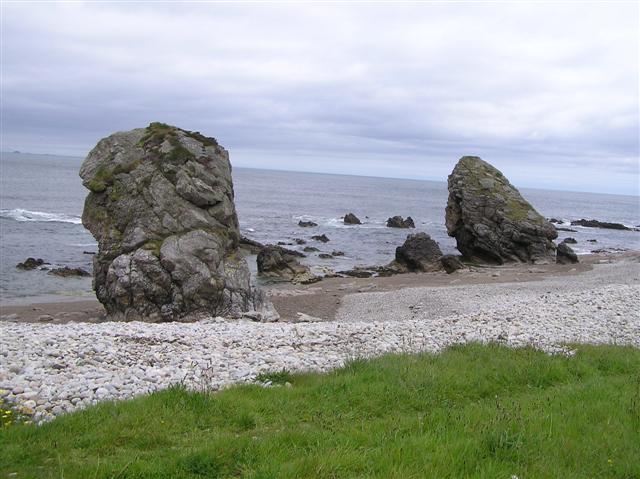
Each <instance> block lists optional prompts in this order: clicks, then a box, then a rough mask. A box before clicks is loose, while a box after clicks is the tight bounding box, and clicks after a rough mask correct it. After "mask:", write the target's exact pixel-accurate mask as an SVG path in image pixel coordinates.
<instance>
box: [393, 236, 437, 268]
mask: <svg viewBox="0 0 640 479" xmlns="http://www.w3.org/2000/svg"><path fill="white" fill-rule="evenodd" d="M441 257H442V251H440V246H438V243H436V242H435V241H434V240H433V239H431V237H430V236H429V235H428V234H427V233H416V234H412V235H409V236H407V239H406V240H405V242H404V244H403V245H402V246H398V247H397V248H396V258H395V260H394V261H393V263H392V264H391V265H390V267H392V268H396V269H399V270H400V271H403V270H404V271H412V272H415V271H438V270H441V269H442V264H441V263H440V258H441Z"/></svg>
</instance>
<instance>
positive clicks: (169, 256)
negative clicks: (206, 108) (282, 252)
mask: <svg viewBox="0 0 640 479" xmlns="http://www.w3.org/2000/svg"><path fill="white" fill-rule="evenodd" d="M80 176H81V178H82V180H83V184H84V186H85V187H87V188H88V189H89V190H90V192H89V195H88V196H87V199H86V201H85V206H84V211H83V214H82V223H83V224H84V226H85V227H86V228H87V229H89V231H91V233H92V234H93V236H94V237H95V238H96V240H97V241H98V253H97V254H96V255H95V256H94V289H95V291H96V295H97V297H98V299H99V300H100V302H101V303H102V304H103V305H104V306H105V309H106V310H107V313H108V314H109V316H110V317H111V318H112V319H117V320H143V321H170V320H192V319H197V318H198V317H201V316H208V315H216V316H231V317H233V316H240V315H242V314H243V313H247V312H255V311H258V312H260V311H262V310H265V311H266V310H268V311H271V308H270V307H269V305H265V304H264V303H263V301H264V299H263V295H262V294H261V293H260V292H259V291H257V290H255V288H253V287H252V286H251V282H250V273H249V268H248V265H247V263H246V261H245V260H244V259H243V258H242V256H241V255H240V254H239V252H238V244H239V241H240V233H239V230H238V219H237V216H236V210H235V205H234V195H233V184H232V181H231V164H230V163H229V154H228V153H227V151H226V150H225V149H224V148H222V147H221V146H220V145H219V144H218V142H217V141H216V140H215V139H214V138H207V137H205V136H203V135H201V134H200V133H197V132H190V131H186V130H182V129H180V128H176V127H173V126H169V125H165V124H163V123H152V124H151V125H149V126H148V127H147V128H139V129H135V130H131V131H127V132H120V133H115V134H113V135H111V136H109V137H107V138H104V139H102V140H100V141H99V142H98V144H97V145H96V147H95V148H94V149H93V150H92V151H91V152H90V153H89V155H88V156H87V158H86V160H85V161H84V163H83V164H82V167H81V169H80ZM265 308H266V309H265ZM269 315H270V316H271V318H273V314H272V313H271V312H269Z"/></svg>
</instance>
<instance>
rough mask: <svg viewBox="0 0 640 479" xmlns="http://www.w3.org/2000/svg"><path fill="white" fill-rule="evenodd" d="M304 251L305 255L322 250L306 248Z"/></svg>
mask: <svg viewBox="0 0 640 479" xmlns="http://www.w3.org/2000/svg"><path fill="white" fill-rule="evenodd" d="M302 251H304V252H305V253H313V252H315V251H320V250H319V249H318V248H316V247H315V246H305V247H304V249H303V250H302Z"/></svg>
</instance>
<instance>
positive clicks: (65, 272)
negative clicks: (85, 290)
mask: <svg viewBox="0 0 640 479" xmlns="http://www.w3.org/2000/svg"><path fill="white" fill-rule="evenodd" d="M49 274H52V275H55V276H60V277H62V278H70V277H74V276H76V277H85V276H91V273H89V272H88V271H86V270H84V269H82V268H69V267H68V266H64V267H63V268H54V269H52V270H51V271H49Z"/></svg>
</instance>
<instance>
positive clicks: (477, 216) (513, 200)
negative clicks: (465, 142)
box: [445, 156, 558, 264]
mask: <svg viewBox="0 0 640 479" xmlns="http://www.w3.org/2000/svg"><path fill="white" fill-rule="evenodd" d="M448 188H449V198H448V201H447V207H446V216H445V223H446V227H447V233H448V234H449V236H453V237H455V238H456V243H457V246H458V250H459V251H460V252H461V253H462V255H463V256H464V257H466V258H469V259H472V260H475V261H479V262H487V263H494V264H503V263H506V262H529V263H541V262H551V261H553V259H554V251H555V246H554V244H553V242H552V240H553V239H555V238H557V236H558V233H557V232H556V229H555V228H554V226H553V225H552V224H551V223H549V222H548V221H546V220H545V219H544V217H542V216H541V215H540V214H539V213H538V212H537V211H536V210H535V209H534V208H533V206H531V205H530V204H529V203H528V202H527V201H526V200H525V199H524V198H523V197H522V196H521V195H520V193H519V192H518V190H517V189H516V188H515V187H514V186H513V185H511V183H509V181H508V180H507V179H506V178H505V177H504V175H503V174H502V173H501V172H500V171H498V170H497V169H496V168H494V167H493V166H491V165H490V164H489V163H487V162H485V161H483V160H482V159H480V158H478V157H477V156H465V157H462V158H461V159H460V160H459V161H458V163H457V165H456V166H455V168H454V169H453V172H452V173H451V175H449V178H448Z"/></svg>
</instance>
